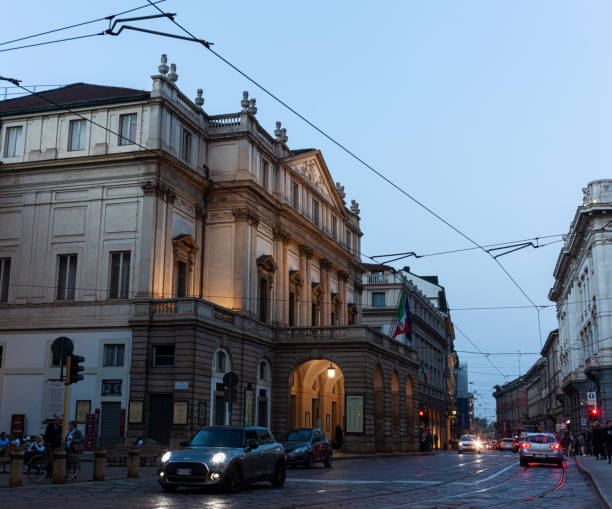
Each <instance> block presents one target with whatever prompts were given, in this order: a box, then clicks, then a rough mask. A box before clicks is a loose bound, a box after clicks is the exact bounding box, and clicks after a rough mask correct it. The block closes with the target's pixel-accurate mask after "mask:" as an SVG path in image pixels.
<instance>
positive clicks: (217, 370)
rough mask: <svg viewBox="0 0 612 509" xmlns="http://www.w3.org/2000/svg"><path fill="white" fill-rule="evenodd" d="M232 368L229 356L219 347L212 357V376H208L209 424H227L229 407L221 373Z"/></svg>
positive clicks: (223, 373)
mask: <svg viewBox="0 0 612 509" xmlns="http://www.w3.org/2000/svg"><path fill="white" fill-rule="evenodd" d="M231 370H232V366H231V362H230V356H229V354H228V353H227V351H225V350H223V349H221V348H219V349H218V350H217V351H216V352H215V354H214V355H213V359H212V376H211V377H210V402H211V404H210V410H211V411H210V424H211V426H212V425H216V426H222V425H225V424H229V409H228V408H227V406H228V405H227V402H226V401H225V390H224V388H223V375H225V374H226V373H227V372H229V371H231Z"/></svg>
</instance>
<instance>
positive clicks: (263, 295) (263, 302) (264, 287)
mask: <svg viewBox="0 0 612 509" xmlns="http://www.w3.org/2000/svg"><path fill="white" fill-rule="evenodd" d="M258 304H259V306H258V307H259V321H260V322H264V323H265V322H267V321H268V280H267V279H263V278H262V279H260V280H259V302H258Z"/></svg>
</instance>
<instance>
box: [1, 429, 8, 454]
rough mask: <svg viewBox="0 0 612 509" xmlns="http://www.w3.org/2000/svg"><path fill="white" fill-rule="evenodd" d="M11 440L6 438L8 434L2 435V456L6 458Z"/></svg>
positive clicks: (3, 433)
mask: <svg viewBox="0 0 612 509" xmlns="http://www.w3.org/2000/svg"><path fill="white" fill-rule="evenodd" d="M8 445H9V439H8V437H7V436H6V433H5V432H4V431H3V432H2V433H0V456H4V454H5V453H6V450H7V449H8Z"/></svg>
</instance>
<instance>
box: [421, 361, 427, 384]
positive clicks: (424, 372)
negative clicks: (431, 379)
mask: <svg viewBox="0 0 612 509" xmlns="http://www.w3.org/2000/svg"><path fill="white" fill-rule="evenodd" d="M421 375H423V381H424V382H425V383H427V368H426V367H425V363H423V364H421Z"/></svg>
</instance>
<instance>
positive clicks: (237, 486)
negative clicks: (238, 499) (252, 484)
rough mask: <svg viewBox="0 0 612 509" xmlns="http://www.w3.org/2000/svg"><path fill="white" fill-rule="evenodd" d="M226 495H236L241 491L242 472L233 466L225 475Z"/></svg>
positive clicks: (236, 466)
mask: <svg viewBox="0 0 612 509" xmlns="http://www.w3.org/2000/svg"><path fill="white" fill-rule="evenodd" d="M224 488H225V491H226V492H227V493H238V492H239V491H240V490H241V489H242V470H240V467H239V466H238V465H234V466H233V467H232V468H231V469H230V471H229V472H228V474H227V477H226V478H225V484H224Z"/></svg>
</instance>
